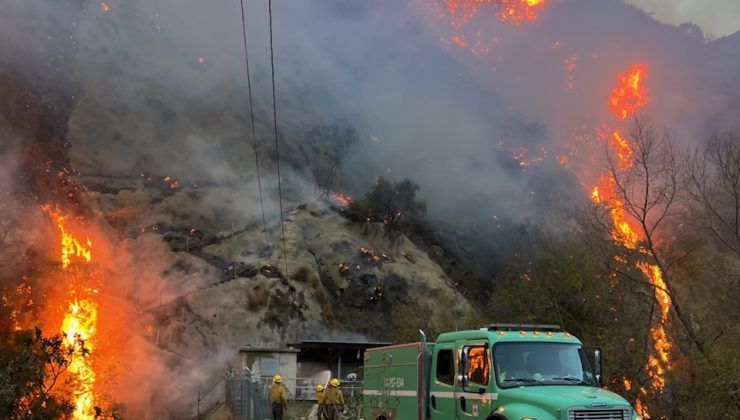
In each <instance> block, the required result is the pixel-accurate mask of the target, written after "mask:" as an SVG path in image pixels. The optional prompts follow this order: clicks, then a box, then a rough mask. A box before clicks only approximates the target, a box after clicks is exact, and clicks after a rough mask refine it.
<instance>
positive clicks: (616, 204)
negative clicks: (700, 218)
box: [606, 116, 740, 407]
mask: <svg viewBox="0 0 740 420" xmlns="http://www.w3.org/2000/svg"><path fill="white" fill-rule="evenodd" d="M630 137H631V143H630V147H631V150H630V156H629V159H628V160H629V162H625V156H624V151H620V152H619V153H614V152H611V151H609V152H607V159H606V169H607V171H608V176H609V178H610V180H611V187H612V191H611V193H612V194H611V197H608V200H610V202H607V203H606V204H607V205H608V206H609V207H610V208H611V209H614V208H619V209H620V212H621V214H623V215H624V216H625V221H626V220H627V219H629V221H630V222H632V223H631V224H630V226H631V228H634V229H636V232H635V233H636V234H637V235H636V236H637V237H638V238H639V239H637V240H635V241H634V242H633V243H630V240H632V239H633V238H630V237H629V236H630V229H624V230H623V231H621V232H619V231H620V229H618V228H615V227H613V226H612V227H611V229H615V230H616V231H618V233H617V238H618V239H621V241H622V242H623V243H624V244H626V245H628V246H630V247H631V248H634V249H635V250H636V251H638V254H639V255H640V256H641V258H645V259H647V261H646V262H647V263H648V264H651V265H655V266H656V267H657V268H658V269H659V270H660V274H661V275H662V279H663V286H661V285H659V284H651V287H653V288H654V290H660V291H663V292H665V294H667V295H668V297H669V300H670V305H671V309H672V310H673V313H674V315H675V317H676V318H677V319H678V320H679V322H680V324H681V326H682V327H683V330H684V331H685V333H686V336H687V337H688V339H689V340H690V342H691V343H693V344H694V346H695V347H696V349H697V350H698V351H699V353H700V354H701V355H702V357H703V358H704V359H705V360H706V361H707V362H708V365H709V366H710V368H711V370H712V371H713V373H714V375H715V376H716V377H717V379H718V380H720V381H722V382H724V379H723V378H722V376H721V374H720V372H719V370H718V369H717V364H716V362H715V361H714V360H712V358H711V355H710V354H709V353H708V351H707V348H706V346H705V344H704V342H703V341H702V340H701V339H700V338H699V336H698V335H697V333H696V331H695V327H694V326H693V325H694V324H692V322H690V320H689V315H688V314H687V313H684V310H683V307H682V306H681V305H680V303H679V298H678V296H677V294H676V291H675V288H674V279H673V276H672V271H671V267H672V265H673V264H674V262H675V260H673V261H668V255H669V254H668V252H667V250H666V249H667V247H664V246H661V243H660V241H661V240H666V238H670V237H671V235H670V232H669V231H668V229H669V228H670V227H671V225H672V223H673V221H672V220H674V219H676V216H678V215H680V214H681V213H682V212H681V210H682V207H683V203H679V202H678V196H679V193H680V192H681V191H683V190H685V189H686V187H687V185H686V183H687V180H686V178H685V177H683V176H682V173H683V171H684V168H683V166H682V160H681V159H680V158H679V153H678V151H677V149H676V147H675V145H674V143H673V141H672V139H671V137H670V134H669V133H668V132H667V131H664V132H662V133H659V132H658V131H657V130H656V129H655V127H654V126H653V125H652V124H651V123H650V122H649V121H648V120H647V119H646V118H645V117H641V116H637V117H635V120H634V123H633V128H632V131H631V133H630ZM724 147H729V146H728V145H727V144H725V145H724ZM733 147H735V146H733ZM723 162H724V161H723ZM725 166H727V165H726V164H725ZM723 203H724V201H723ZM613 215H614V213H612V216H613ZM624 231H627V233H625V232H624ZM612 235H614V233H612ZM689 252H691V251H689ZM683 257H685V255H684V256H681V257H678V258H677V259H676V260H678V259H681V258H683ZM609 265H610V267H613V268H612V269H613V270H615V271H619V272H620V274H622V275H624V276H627V277H628V278H631V279H632V280H635V281H641V280H640V279H638V278H637V277H636V276H634V275H633V274H631V273H630V272H627V271H625V270H622V269H620V268H617V267H616V266H615V265H614V264H611V263H610V264H609ZM651 318H652V315H651ZM733 402H734V404H735V405H736V406H737V407H740V400H738V399H737V398H735V397H733Z"/></svg>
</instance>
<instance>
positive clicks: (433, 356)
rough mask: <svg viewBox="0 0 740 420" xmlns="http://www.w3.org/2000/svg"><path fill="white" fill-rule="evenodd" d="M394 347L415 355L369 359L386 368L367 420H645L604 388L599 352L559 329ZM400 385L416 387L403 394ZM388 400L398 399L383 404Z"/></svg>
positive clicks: (459, 336)
mask: <svg viewBox="0 0 740 420" xmlns="http://www.w3.org/2000/svg"><path fill="white" fill-rule="evenodd" d="M395 347H396V348H397V349H405V351H406V352H409V351H410V352H411V353H410V354H407V355H405V356H404V357H403V361H399V363H398V365H399V366H397V368H396V367H394V366H393V365H394V362H393V355H394V354H393V353H394V352H393V348H388V349H389V350H387V351H385V352H384V350H383V348H377V349H373V350H372V351H371V352H369V357H371V358H372V357H373V353H376V354H375V356H378V357H380V356H381V354H382V360H381V359H380V358H379V359H378V360H379V361H380V363H379V364H376V365H373V364H372V363H370V364H368V366H369V367H370V368H369V369H368V367H366V374H365V379H366V381H368V379H369V383H367V384H366V392H367V393H368V394H366V398H365V399H366V401H365V403H364V404H365V405H366V407H368V408H369V410H365V419H366V420H378V419H380V420H390V419H399V420H412V419H418V420H425V419H429V420H451V419H481V420H494V419H495V420H556V419H558V420H571V419H573V420H575V419H585V420H593V419H599V420H601V419H610V420H611V419H619V420H635V419H639V417H638V416H637V414H636V413H635V412H634V410H633V409H632V407H631V406H630V405H629V403H628V402H627V401H626V400H625V399H624V398H622V397H620V396H619V395H617V394H614V393H612V392H610V391H607V390H605V389H602V388H601V372H600V370H601V369H600V365H601V362H600V358H601V355H600V351H599V350H593V351H589V350H588V349H586V348H585V347H584V346H583V344H582V343H581V341H580V340H578V339H577V338H576V337H574V336H572V335H571V334H569V333H567V332H565V331H563V330H562V329H561V328H560V327H558V326H555V325H529V324H527V325H525V324H493V325H490V326H487V327H485V328H481V329H480V330H469V331H457V332H449V333H443V334H440V335H439V337H438V339H437V341H436V343H433V344H431V343H426V342H425V340H422V341H421V342H420V343H414V345H413V346H411V347H403V346H395ZM414 349H415V350H417V351H416V352H415V353H414V352H413V350H414ZM414 354H415V355H416V359H417V360H418V362H417V364H416V365H412V364H410V362H411V361H413V359H414ZM399 356H400V355H399ZM401 365H403V366H401ZM372 366H376V367H381V368H382V369H380V370H377V369H376V370H373V369H372ZM368 375H369V376H368ZM373 376H374V377H373ZM407 377H408V378H407ZM398 384H409V386H406V389H404V390H401V391H403V392H400V393H399V392H398V391H399V389H398V387H397V386H396V385H398ZM383 385H390V387H385V388H386V389H385V390H384V391H381V389H382V388H383ZM394 386H395V389H394ZM373 388H378V391H375V390H373ZM414 388H416V389H415V390H414ZM394 392H395V393H394ZM381 395H386V396H393V395H396V397H395V398H386V399H385V401H382V402H381V401H378V398H377V397H378V396H381ZM373 396H375V399H374V398H373ZM401 396H406V397H409V398H401ZM368 397H369V398H368Z"/></svg>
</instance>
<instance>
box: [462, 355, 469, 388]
mask: <svg viewBox="0 0 740 420" xmlns="http://www.w3.org/2000/svg"><path fill="white" fill-rule="evenodd" d="M460 382H461V383H462V386H463V387H464V386H465V385H467V384H468V349H463V351H462V353H461V354H460Z"/></svg>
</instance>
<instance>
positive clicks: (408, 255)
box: [401, 251, 416, 264]
mask: <svg viewBox="0 0 740 420" xmlns="http://www.w3.org/2000/svg"><path fill="white" fill-rule="evenodd" d="M401 255H402V256H403V257H404V258H406V259H407V260H409V262H411V263H413V264H416V260H415V259H414V256H413V255H411V254H409V253H408V252H406V251H401Z"/></svg>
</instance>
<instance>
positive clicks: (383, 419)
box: [375, 416, 388, 420]
mask: <svg viewBox="0 0 740 420" xmlns="http://www.w3.org/2000/svg"><path fill="white" fill-rule="evenodd" d="M375 420H388V417H386V416H380V417H378V418H377V419H375Z"/></svg>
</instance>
